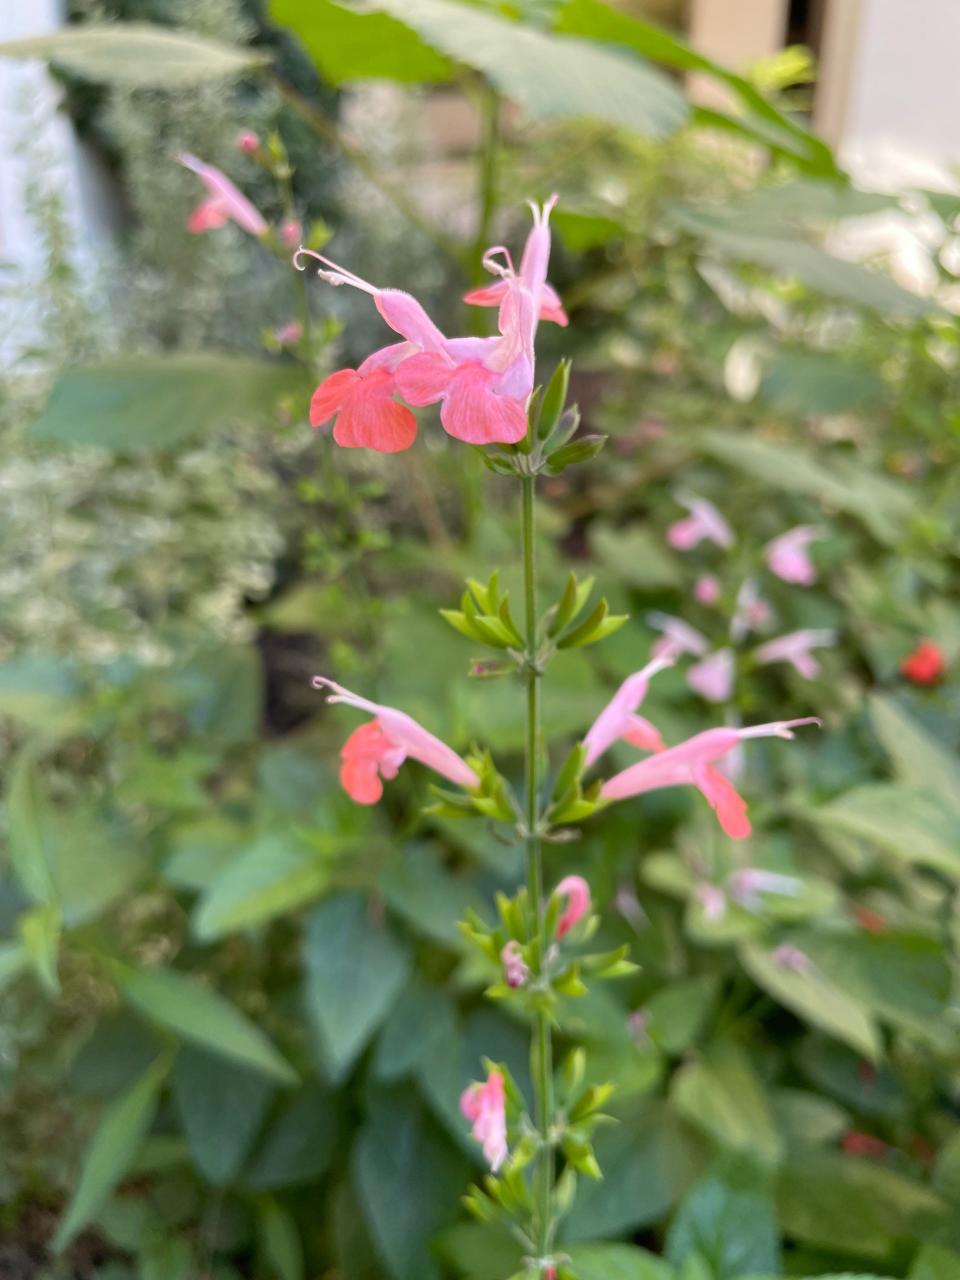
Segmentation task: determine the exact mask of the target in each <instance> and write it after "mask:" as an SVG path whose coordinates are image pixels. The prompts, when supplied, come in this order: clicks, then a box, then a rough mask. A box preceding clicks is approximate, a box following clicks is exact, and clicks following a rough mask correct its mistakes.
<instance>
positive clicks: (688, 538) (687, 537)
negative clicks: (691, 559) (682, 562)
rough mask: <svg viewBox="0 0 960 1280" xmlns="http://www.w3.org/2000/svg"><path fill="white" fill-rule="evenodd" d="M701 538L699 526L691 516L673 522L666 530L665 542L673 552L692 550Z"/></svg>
mask: <svg viewBox="0 0 960 1280" xmlns="http://www.w3.org/2000/svg"><path fill="white" fill-rule="evenodd" d="M702 537H703V534H702V532H701V530H700V525H699V523H698V522H697V521H696V520H695V519H694V517H693V516H684V518H683V519H682V520H675V521H674V522H673V524H672V525H670V527H669V528H668V529H667V542H668V543H669V544H670V546H671V547H673V549H674V550H675V551H690V550H692V548H693V547H695V546H696V545H697V543H698V542H699V541H700V539H701V538H702Z"/></svg>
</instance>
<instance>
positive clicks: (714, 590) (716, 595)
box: [693, 573, 720, 605]
mask: <svg viewBox="0 0 960 1280" xmlns="http://www.w3.org/2000/svg"><path fill="white" fill-rule="evenodd" d="M693 598H694V600H696V602H697V604H705V605H714V604H716V603H717V601H718V600H719V599H720V581H719V579H718V578H715V577H714V576H713V574H712V573H705V574H703V576H702V577H699V578H698V579H697V581H696V585H695V586H694V588H693Z"/></svg>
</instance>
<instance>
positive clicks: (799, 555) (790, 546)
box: [764, 524, 822, 587]
mask: <svg viewBox="0 0 960 1280" xmlns="http://www.w3.org/2000/svg"><path fill="white" fill-rule="evenodd" d="M821 536H822V535H821V534H820V533H818V532H817V530H816V529H814V528H813V526H812V525H809V524H798V525H797V526H796V528H795V529H788V530H787V532H786V533H781V534H780V536H779V537H778V538H774V539H773V541H772V542H768V543H767V546H766V550H765V552H764V554H765V555H766V559H767V564H768V566H769V567H770V570H771V571H772V572H773V573H775V574H776V575H777V577H778V578H782V579H783V581H784V582H795V583H797V584H799V585H800V586H802V587H809V586H810V585H811V584H812V583H814V582H816V580H817V571H816V569H815V568H814V567H813V561H812V560H811V559H810V556H809V554H808V552H807V548H808V547H809V545H810V543H811V542H816V540H817V539H818V538H819V537H821Z"/></svg>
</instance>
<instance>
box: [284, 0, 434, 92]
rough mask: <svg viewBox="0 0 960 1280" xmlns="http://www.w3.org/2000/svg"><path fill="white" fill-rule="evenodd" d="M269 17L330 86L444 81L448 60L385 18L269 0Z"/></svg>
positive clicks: (315, 0) (296, 0)
mask: <svg viewBox="0 0 960 1280" xmlns="http://www.w3.org/2000/svg"><path fill="white" fill-rule="evenodd" d="M270 17H271V18H272V19H273V21H274V22H276V23H278V24H280V25H281V26H285V27H289V29H290V30H291V31H293V32H295V33H296V34H297V36H299V38H300V39H301V40H302V41H303V44H304V45H305V47H306V49H307V52H308V53H309V54H310V56H311V57H312V58H313V60H314V62H315V63H316V64H317V66H318V67H319V68H320V70H321V71H322V72H323V76H324V79H326V80H329V82H330V83H331V84H346V83H347V82H348V81H350V80H396V81H398V82H399V83H400V84H421V83H431V84H437V83H441V82H443V81H446V80H449V79H450V78H451V77H452V75H453V66H452V64H451V62H450V61H449V59H448V58H445V57H443V55H442V54H439V53H437V52H436V50H435V49H432V48H431V47H430V46H429V44H425V43H424V42H423V41H422V40H421V39H420V37H419V36H418V35H417V34H416V32H415V31H413V30H411V28H410V27H408V26H405V25H404V24H403V23H402V22H398V21H397V19H396V18H392V17H390V15H389V14H387V13H357V12H355V11H354V10H353V9H348V8H346V7H345V6H344V5H342V4H335V3H334V2H333V0H308V2H305V0H270Z"/></svg>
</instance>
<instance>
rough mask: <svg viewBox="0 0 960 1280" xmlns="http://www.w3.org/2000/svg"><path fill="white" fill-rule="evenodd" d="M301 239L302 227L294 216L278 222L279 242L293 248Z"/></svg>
mask: <svg viewBox="0 0 960 1280" xmlns="http://www.w3.org/2000/svg"><path fill="white" fill-rule="evenodd" d="M302 239H303V227H302V226H301V225H300V223H299V222H298V221H297V220H296V218H288V219H287V220H286V222H282V223H281V224H280V243H281V244H282V245H285V246H286V248H288V249H294V248H296V246H297V245H298V244H299V243H300V241H301V240H302Z"/></svg>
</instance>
